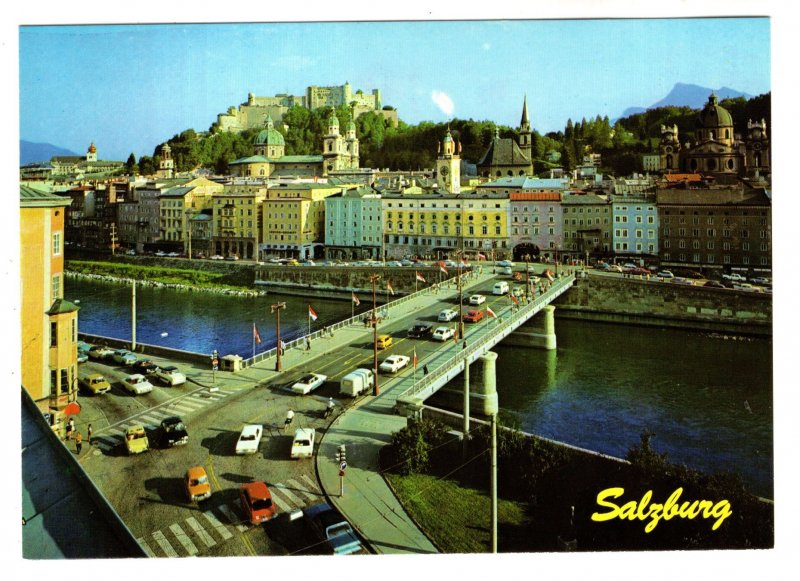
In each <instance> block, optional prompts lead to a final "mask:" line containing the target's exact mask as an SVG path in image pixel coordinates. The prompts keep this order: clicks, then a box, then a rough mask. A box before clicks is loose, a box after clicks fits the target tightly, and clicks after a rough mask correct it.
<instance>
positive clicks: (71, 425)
mask: <svg viewBox="0 0 800 581" xmlns="http://www.w3.org/2000/svg"><path fill="white" fill-rule="evenodd" d="M74 431H75V419H74V418H70V419H69V421H67V440H71V439H72V432H74Z"/></svg>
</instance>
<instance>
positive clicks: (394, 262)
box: [386, 260, 403, 268]
mask: <svg viewBox="0 0 800 581" xmlns="http://www.w3.org/2000/svg"><path fill="white" fill-rule="evenodd" d="M386 266H390V267H392V268H397V267H400V266H403V263H402V262H400V261H399V260H390V261H389V262H387V263H386Z"/></svg>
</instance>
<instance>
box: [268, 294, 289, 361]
mask: <svg viewBox="0 0 800 581" xmlns="http://www.w3.org/2000/svg"><path fill="white" fill-rule="evenodd" d="M285 308H286V303H285V302H284V303H275V304H274V305H272V306H271V309H272V310H271V312H273V313H276V314H277V322H276V329H275V334H276V335H277V336H278V349H277V353H278V358H277V360H276V362H275V371H280V370H281V351H283V347H282V344H281V309H285Z"/></svg>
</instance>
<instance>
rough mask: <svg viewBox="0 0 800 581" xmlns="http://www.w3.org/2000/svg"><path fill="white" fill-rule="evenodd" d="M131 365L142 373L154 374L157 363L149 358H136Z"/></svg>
mask: <svg viewBox="0 0 800 581" xmlns="http://www.w3.org/2000/svg"><path fill="white" fill-rule="evenodd" d="M131 367H132V368H133V369H134V370H136V371H138V372H139V373H142V374H144V375H155V373H156V370H157V369H158V365H156V364H155V363H153V362H152V361H150V360H149V359H137V360H136V361H135V362H134V363H133V365H131Z"/></svg>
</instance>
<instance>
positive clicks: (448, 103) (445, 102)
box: [431, 91, 455, 117]
mask: <svg viewBox="0 0 800 581" xmlns="http://www.w3.org/2000/svg"><path fill="white" fill-rule="evenodd" d="M431 100H432V101H433V102H434V103H435V104H436V106H437V107H439V110H440V111H441V112H442V113H444V114H445V115H447V116H448V117H451V116H452V115H453V110H454V109H455V105H454V104H453V100H452V99H451V98H450V95H448V94H447V93H445V92H443V91H433V92H432V93H431Z"/></svg>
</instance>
